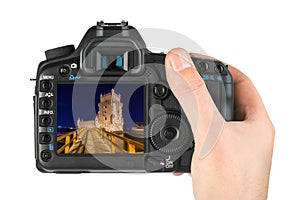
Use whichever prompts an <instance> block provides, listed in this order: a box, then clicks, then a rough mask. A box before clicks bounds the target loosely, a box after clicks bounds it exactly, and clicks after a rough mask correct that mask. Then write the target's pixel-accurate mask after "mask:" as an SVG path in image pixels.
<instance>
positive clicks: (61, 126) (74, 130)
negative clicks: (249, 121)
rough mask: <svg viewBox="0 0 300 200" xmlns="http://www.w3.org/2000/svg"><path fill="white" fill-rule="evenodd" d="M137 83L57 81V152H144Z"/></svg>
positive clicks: (141, 91)
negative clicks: (69, 82)
mask: <svg viewBox="0 0 300 200" xmlns="http://www.w3.org/2000/svg"><path fill="white" fill-rule="evenodd" d="M144 90H145V88H144V86H143V85H141V84H136V83H135V84H131V83H130V84H129V83H125V84H118V85H116V84H111V83H109V84H106V83H105V84H75V85H74V84H57V113H56V114H57V134H56V152H57V154H63V155H66V154H70V155H75V154H83V155H86V154H117V153H120V154H121V153H127V154H139V153H144V123H145V122H144V118H145V116H144V114H145V113H144V96H145V91H144Z"/></svg>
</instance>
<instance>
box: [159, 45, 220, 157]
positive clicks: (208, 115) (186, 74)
mask: <svg viewBox="0 0 300 200" xmlns="http://www.w3.org/2000/svg"><path fill="white" fill-rule="evenodd" d="M165 65H166V77H167V81H168V83H169V85H170V87H171V90H172V92H173V93H174V95H175V96H176V98H177V99H178V101H179V103H180V105H181V106H182V108H183V110H184V112H185V114H186V116H187V118H188V120H189V122H190V124H191V127H192V130H193V133H194V137H195V151H196V152H197V151H200V158H201V159H202V158H204V157H206V156H207V155H208V154H209V153H210V152H211V150H212V148H213V147H214V145H215V144H216V142H217V140H218V138H219V136H220V133H221V132H222V129H223V125H224V123H225V120H224V119H223V117H222V116H221V114H220V113H219V111H218V109H217V108H216V106H215V104H214V102H213V100H212V98H211V96H210V94H209V92H208V90H207V87H206V84H205V82H204V80H203V79H202V78H201V76H200V74H199V73H198V71H197V69H196V68H195V66H194V63H193V61H192V60H191V57H190V55H189V54H188V53H187V52H186V51H185V50H183V49H179V48H177V49H173V50H171V51H170V52H169V53H168V54H167V56H166V60H165Z"/></svg>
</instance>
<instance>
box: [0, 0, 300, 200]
mask: <svg viewBox="0 0 300 200" xmlns="http://www.w3.org/2000/svg"><path fill="white" fill-rule="evenodd" d="M0 4H1V5H0V15H1V17H0V22H1V23H0V25H1V29H0V34H1V37H0V41H1V42H0V51H1V53H0V57H1V64H0V69H1V76H0V81H1V83H0V87H1V88H0V91H1V103H0V106H1V107H0V117H1V129H0V130H1V133H0V134H1V137H0V138H1V144H0V149H1V151H0V152H1V161H0V167H1V170H0V183H1V186H0V199H17V198H19V199H20V198H22V199H29V198H30V199H41V198H43V199H74V200H75V199H143V200H146V199H193V195H192V185H191V179H190V177H189V176H188V175H184V176H182V177H174V176H172V175H171V174H146V175H145V174H135V175H133V174H80V175H56V174H42V173H40V172H38V171H37V169H36V168H35V160H34V143H33V107H32V95H33V93H34V84H33V83H32V82H29V78H33V77H35V73H36V70H37V66H38V63H39V62H40V61H41V60H43V59H44V58H45V57H44V53H43V52H44V50H47V49H50V48H54V47H58V46H63V45H67V44H75V45H76V46H77V45H78V43H79V41H80V40H81V38H82V37H83V34H84V33H85V31H86V30H87V29H88V28H89V27H90V26H92V25H94V24H95V22H96V21H97V20H100V19H103V20H105V21H107V22H119V21H120V20H122V19H126V20H128V21H129V22H130V24H131V25H133V26H135V27H137V28H165V29H170V30H173V31H177V32H180V33H182V34H184V35H186V36H187V37H189V38H191V39H193V40H195V41H196V42H197V43H198V44H200V45H201V46H202V47H203V48H204V49H205V50H206V51H207V53H208V54H209V55H212V56H214V57H216V58H219V59H220V60H223V61H226V62H228V63H231V64H232V65H234V66H236V67H238V68H239V69H241V70H242V71H243V72H245V73H246V74H247V75H248V76H249V77H250V78H251V79H252V80H253V82H254V84H255V85H256V87H257V89H258V90H259V92H260V94H261V96H262V98H263V100H264V102H265V105H266V107H267V109H268V111H269V114H270V117H271V119H272V121H273V123H274V125H275V127H276V141H275V149H274V156H273V166H272V171H271V180H270V188H269V199H300V194H299V189H300V188H299V187H300V183H299V182H300V162H299V158H300V156H299V153H300V151H299V142H300V141H299V139H300V132H299V116H298V114H299V111H300V109H299V102H300V99H299V86H300V84H299V72H300V64H299V55H298V54H299V53H300V51H299V49H300V39H299V36H300V30H299V24H300V23H299V19H300V14H299V13H300V12H299V5H297V1H290V0H285V1H274V0H273V1H253V0H252V1H247V2H245V1H219V2H217V1H211V0H210V1H206V2H204V1H193V2H192V1H187V0H185V1H178V2H175V1H170V2H169V3H167V2H166V1H163V0H160V1H155V0H148V1H142V0H140V1H136V2H135V3H133V2H132V1H124V0H123V1H113V0H108V1H100V0H99V1H81V2H80V3H78V2H75V1H69V2H67V1H61V0H60V1H56V0H52V1H48V2H46V1H29V0H27V1H21V0H20V1H14V0H11V1H7V3H4V1H2V2H1V3H0ZM157 40H159V38H157ZM174 47H175V46H174ZM245 92H247V91H245ZM297 94H298V97H297Z"/></svg>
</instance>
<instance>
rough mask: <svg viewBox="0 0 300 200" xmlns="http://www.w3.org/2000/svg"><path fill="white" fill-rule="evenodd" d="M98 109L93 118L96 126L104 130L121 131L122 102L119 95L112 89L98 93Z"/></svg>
mask: <svg viewBox="0 0 300 200" xmlns="http://www.w3.org/2000/svg"><path fill="white" fill-rule="evenodd" d="M98 107H99V111H98V114H97V116H96V118H95V125H96V127H98V128H100V129H102V128H104V129H105V130H106V131H123V125H124V118H123V114H122V108H123V104H122V103H121V95H120V94H117V93H116V92H115V91H114V89H111V91H110V93H107V94H104V95H102V94H101V95H100V103H99V104H98Z"/></svg>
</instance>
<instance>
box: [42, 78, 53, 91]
mask: <svg viewBox="0 0 300 200" xmlns="http://www.w3.org/2000/svg"><path fill="white" fill-rule="evenodd" d="M52 87H53V85H52V83H51V82H50V81H48V80H43V81H41V82H40V91H41V92H48V91H50V90H51V89H52Z"/></svg>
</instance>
